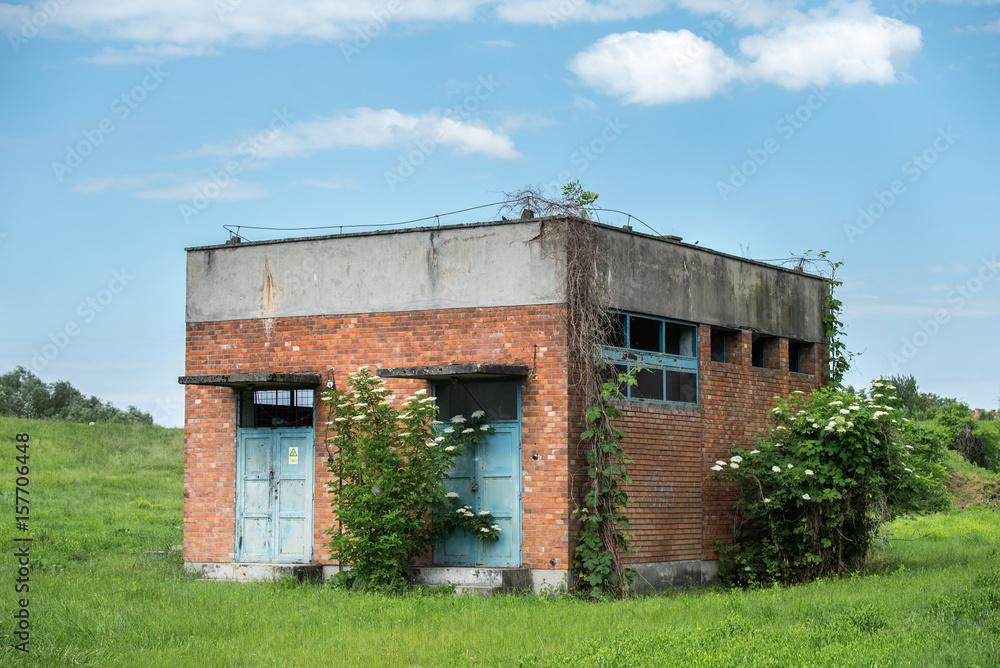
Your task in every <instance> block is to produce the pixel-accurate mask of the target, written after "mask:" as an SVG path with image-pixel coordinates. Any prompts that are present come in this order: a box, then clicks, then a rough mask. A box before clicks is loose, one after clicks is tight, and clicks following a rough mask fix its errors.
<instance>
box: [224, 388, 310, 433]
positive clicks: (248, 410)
mask: <svg viewBox="0 0 1000 668" xmlns="http://www.w3.org/2000/svg"><path fill="white" fill-rule="evenodd" d="M272 392H273V393H274V402H273V403H270V402H268V401H267V400H266V398H265V396H266V395H269V394H270V393H272ZM283 392H287V393H288V395H287V397H286V396H284V395H282V393H283ZM299 392H310V393H311V394H312V397H311V401H310V403H308V404H306V403H304V402H300V399H299ZM318 395H319V393H318V392H317V391H316V388H315V387H263V388H256V387H244V388H240V389H239V390H238V391H237V404H236V406H237V413H236V424H237V427H238V428H240V429H312V428H314V427H315V426H316V408H317V398H318ZM285 398H287V400H288V403H285V402H284V401H282V399H285ZM258 405H259V406H274V407H280V408H283V409H284V410H285V412H287V414H288V416H289V417H292V415H293V414H294V413H296V412H298V413H299V414H300V415H299V417H298V419H295V420H294V421H287V420H286V421H285V423H284V424H280V425H276V424H273V423H272V424H257V423H258V418H260V417H261V416H259V415H258V411H257V406H258ZM263 411H264V409H262V411H261V412H263ZM307 414H308V420H306V415H307ZM248 422H249V423H251V424H247V423H248ZM306 422H308V424H305V423H306Z"/></svg>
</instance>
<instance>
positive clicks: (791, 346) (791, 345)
mask: <svg viewBox="0 0 1000 668" xmlns="http://www.w3.org/2000/svg"><path fill="white" fill-rule="evenodd" d="M788 370H789V371H791V372H792V373H801V371H802V345H801V344H799V343H798V342H796V341H789V342H788Z"/></svg>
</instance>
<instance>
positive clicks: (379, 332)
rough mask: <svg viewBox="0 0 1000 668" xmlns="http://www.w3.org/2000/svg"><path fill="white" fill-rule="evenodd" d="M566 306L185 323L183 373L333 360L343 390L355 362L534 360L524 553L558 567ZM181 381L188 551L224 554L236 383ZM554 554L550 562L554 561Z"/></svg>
mask: <svg viewBox="0 0 1000 668" xmlns="http://www.w3.org/2000/svg"><path fill="white" fill-rule="evenodd" d="M564 313H565V307H564V306H562V305H542V306H524V307H504V308H463V309H447V310H431V311H414V312H396V313H375V314H366V315H363V316H351V315H347V316H303V317H288V318H274V319H253V320H232V321H223V322H204V323H188V326H187V359H186V371H185V373H186V374H187V375H208V374H219V373H252V372H262V371H270V370H280V371H282V372H284V373H313V374H321V375H322V376H323V378H324V379H326V378H327V377H328V373H329V370H330V369H333V376H334V380H335V382H336V386H337V387H338V388H340V389H346V388H347V387H348V384H347V374H348V373H351V372H353V371H355V370H357V368H358V367H359V366H368V367H370V368H371V369H372V370H376V369H378V368H383V367H402V366H420V365H429V364H441V363H449V362H461V363H510V364H524V365H527V366H529V367H530V368H531V369H532V371H531V373H530V375H529V376H528V377H527V378H526V379H524V382H523V385H522V416H523V420H522V422H523V426H522V443H521V449H522V450H521V451H522V471H523V475H522V486H523V500H522V512H523V543H522V554H523V561H524V565H525V566H529V567H531V568H560V569H565V568H568V567H569V555H568V551H567V547H566V546H567V544H568V542H569V516H570V510H571V504H570V491H569V484H570V483H569V475H568V471H569V457H570V434H569V430H568V428H567V425H568V424H569V423H570V420H569V415H568V412H569V392H568V388H567V371H566V369H567V362H566V358H565V338H566V337H565V327H564ZM386 385H387V387H390V388H391V389H393V391H394V392H395V393H396V394H397V396H400V397H402V396H406V395H407V394H412V393H413V392H414V391H415V390H418V389H421V388H426V389H429V383H427V382H426V381H423V380H403V379H387V381H386ZM185 391H186V399H185V411H186V413H185V415H186V426H185V444H184V459H185V466H184V471H185V473H184V555H185V559H186V560H187V561H189V562H216V563H224V562H231V561H232V560H233V556H234V533H235V523H236V518H235V505H236V502H235V494H236V491H235V484H236V483H235V480H236V393H235V391H234V390H232V389H230V388H224V387H223V388H219V387H206V386H195V385H189V386H187V387H186V389H185ZM327 419H328V417H327V415H326V410H325V409H323V408H320V409H319V410H318V411H317V414H316V416H315V424H316V450H315V452H316V458H315V462H314V473H315V479H316V485H315V489H316V492H315V494H314V537H313V557H314V561H318V562H323V563H330V559H329V556H330V555H329V551H328V549H327V548H326V546H325V543H326V541H327V535H326V533H325V532H326V529H327V528H329V527H331V526H332V525H333V524H334V521H335V520H334V516H333V511H332V509H331V507H330V498H329V496H328V495H327V494H326V493H325V487H323V486H322V483H324V482H327V481H330V480H332V476H331V474H330V473H329V471H328V470H327V468H326V460H327V457H328V454H329V453H328V451H327V449H326V446H325V443H324V441H323V433H322V429H323V426H324V423H325V422H326V421H327ZM573 446H574V448H575V443H574V444H573ZM574 452H575V450H574ZM533 454H537V455H538V459H537V460H535V459H532V455H533ZM553 558H554V559H555V560H556V565H555V566H554V567H553V566H551V565H550V564H549V560H550V559H553Z"/></svg>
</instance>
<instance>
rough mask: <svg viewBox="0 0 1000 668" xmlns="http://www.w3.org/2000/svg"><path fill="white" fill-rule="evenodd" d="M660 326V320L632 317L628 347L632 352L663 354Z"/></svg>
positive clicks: (630, 319)
mask: <svg viewBox="0 0 1000 668" xmlns="http://www.w3.org/2000/svg"><path fill="white" fill-rule="evenodd" d="M660 324H661V323H660V321H659V320H653V319H652V318H639V317H637V316H632V317H630V318H629V327H628V334H629V335H628V340H629V344H628V347H629V348H631V349H632V350H645V351H648V352H651V353H660V352H663V348H662V346H661V345H660ZM674 354H676V353H674Z"/></svg>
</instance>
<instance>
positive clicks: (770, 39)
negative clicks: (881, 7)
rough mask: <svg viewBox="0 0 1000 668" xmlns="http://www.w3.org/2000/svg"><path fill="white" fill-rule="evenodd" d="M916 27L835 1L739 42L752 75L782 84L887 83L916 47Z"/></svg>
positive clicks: (918, 38) (864, 4) (860, 6)
mask: <svg viewBox="0 0 1000 668" xmlns="http://www.w3.org/2000/svg"><path fill="white" fill-rule="evenodd" d="M921 46H922V40H921V35H920V29H919V28H917V27H916V26H912V25H907V24H905V23H903V22H902V21H899V20H897V19H892V18H887V17H884V16H878V15H877V14H875V12H874V11H873V10H872V8H871V5H869V4H868V3H867V2H856V3H852V4H835V5H831V6H829V7H826V8H822V9H814V10H812V11H810V12H809V13H808V15H801V14H800V15H798V16H796V17H795V18H794V19H793V20H792V21H790V22H789V23H788V24H787V25H784V26H781V27H780V28H775V29H772V30H770V31H768V32H767V33H765V34H762V35H752V36H750V37H746V38H744V39H743V40H741V41H740V51H741V52H742V53H743V55H744V56H746V57H748V58H750V59H751V60H752V62H751V64H750V65H748V66H747V68H746V71H747V74H748V76H749V77H750V78H757V79H761V80H764V81H771V82H774V83H777V84H779V85H781V86H784V87H786V88H803V87H805V86H809V85H812V84H819V85H825V84H828V83H831V82H839V83H844V84H856V83H862V82H873V83H880V84H889V83H894V82H895V81H896V74H897V72H898V71H899V70H900V69H902V68H905V66H906V65H907V64H908V63H909V61H910V60H911V59H912V58H913V56H915V55H916V54H917V52H919V51H920V48H921Z"/></svg>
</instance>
